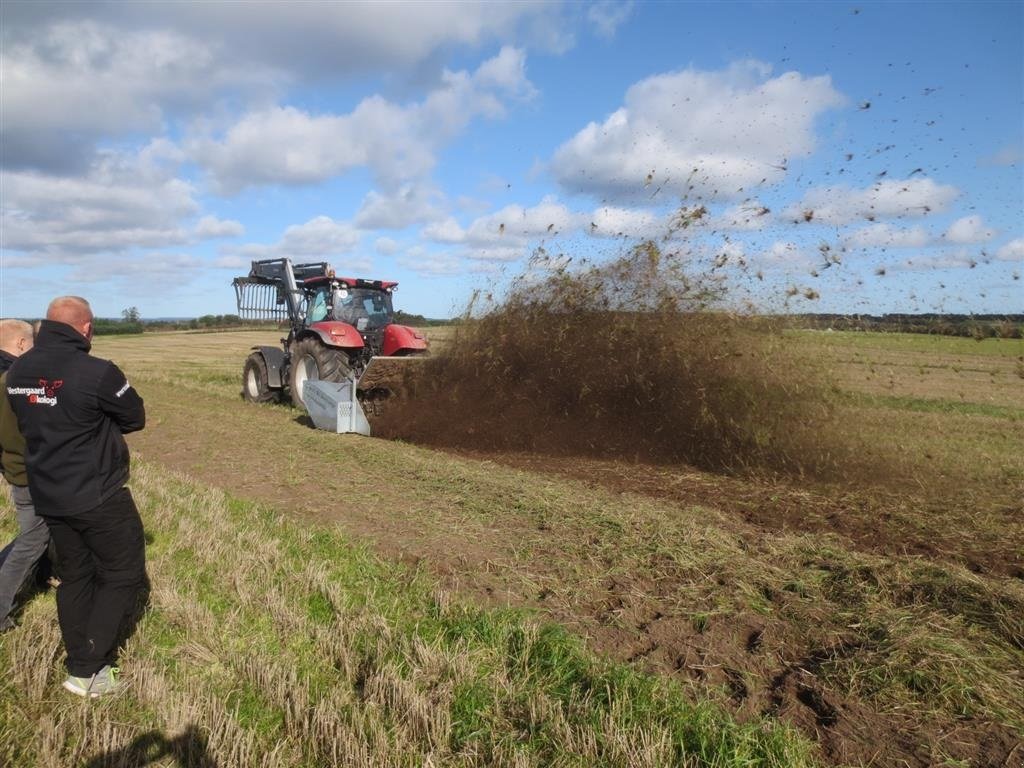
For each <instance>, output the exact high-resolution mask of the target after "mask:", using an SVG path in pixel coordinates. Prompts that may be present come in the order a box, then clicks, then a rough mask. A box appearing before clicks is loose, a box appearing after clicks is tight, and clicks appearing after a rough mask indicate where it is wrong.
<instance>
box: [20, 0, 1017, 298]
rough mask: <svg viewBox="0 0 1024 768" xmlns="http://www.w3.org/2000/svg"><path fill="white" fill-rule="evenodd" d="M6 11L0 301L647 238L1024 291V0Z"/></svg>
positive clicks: (199, 290) (517, 259)
mask: <svg viewBox="0 0 1024 768" xmlns="http://www.w3.org/2000/svg"><path fill="white" fill-rule="evenodd" d="M0 16H2V18H0V21H2V25H0V44H2V48H0V283H2V284H0V315H4V316H9V315H11V316H23V317H36V316H39V315H40V314H41V313H42V312H43V311H44V309H45V305H46V303H47V301H48V300H49V299H50V298H51V297H53V296H55V295H60V294H67V293H71V294H79V295H83V296H85V297H87V298H89V299H90V301H91V302H92V303H93V306H94V309H95V310H96V312H97V314H99V315H101V316H117V315H118V314H119V313H120V311H121V310H122V309H124V308H126V307H129V306H135V307H138V309H139V310H140V311H141V313H142V315H143V316H144V317H160V316H195V315H200V314H210V313H213V314H221V313H227V312H232V311H234V303H233V302H234V298H233V292H232V290H231V287H230V281H231V278H232V277H234V276H235V275H237V274H243V273H244V272H246V271H247V269H248V264H249V262H250V261H251V260H252V259H254V258H270V257H274V256H290V257H291V258H293V259H295V260H297V261H323V260H325V261H329V262H330V263H331V264H332V265H334V266H335V267H336V269H337V270H338V271H339V273H346V274H353V275H356V276H366V277H376V278H384V279H392V280H398V281H399V282H400V288H399V292H398V294H397V296H396V305H397V306H398V307H400V308H403V309H405V310H407V311H410V312H414V313H419V314H424V315H427V316H430V317H444V316H451V315H453V314H455V313H457V312H458V311H459V310H460V309H461V308H462V307H463V306H464V304H465V302H466V300H467V298H468V296H469V295H470V293H471V291H472V290H473V289H475V288H493V287H498V288H499V289H500V287H501V286H502V285H504V284H506V282H507V281H508V280H509V279H510V278H512V277H515V276H517V275H520V274H522V273H523V272H524V270H527V269H531V267H528V266H527V265H528V260H529V257H530V255H531V254H532V253H534V252H535V250H536V249H537V248H539V247H542V248H544V249H545V251H546V252H548V253H550V254H555V255H564V256H571V257H573V258H574V259H579V258H580V257H587V258H590V259H597V260H600V259H607V258H612V257H614V256H616V255H618V254H621V253H622V252H623V251H624V250H625V249H627V248H629V247H630V246H631V245H632V244H634V243H636V242H638V241H639V240H640V239H643V238H654V239H656V240H657V242H658V243H659V244H660V246H661V247H662V248H663V249H665V250H667V251H670V252H672V253H676V254H679V255H680V256H681V257H682V258H684V259H686V260H688V261H690V262H691V263H692V268H693V269H694V270H695V271H698V272H701V271H707V270H712V269H713V270H714V271H715V272H716V273H718V274H720V275H722V276H723V277H724V278H725V279H726V280H727V283H728V285H729V286H730V292H729V301H730V302H731V303H732V304H734V305H735V306H737V307H741V306H747V305H748V304H752V305H753V306H754V307H756V308H758V309H762V310H770V311H778V310H780V309H789V310H791V311H811V312H848V313H868V312H870V313H880V312H935V311H946V312H978V313H985V312H997V313H998V312H1005V313H1010V312H1012V313H1020V312H1024V283H1022V281H1021V273H1022V272H1024V5H1022V4H1021V3H1019V2H1003V3H983V2H972V3H955V2H948V3H934V2H917V3H899V2H889V3H857V2H851V3H847V2H827V3H826V2H817V3H796V2H762V3H731V2H718V3H652V2H595V3H558V2H517V3H500V2H491V3H487V4H474V3H468V2H463V3H454V2H453V3H443V2H437V3H398V2H396V3H388V4H384V3H377V4H344V3H317V2H304V3H275V2H260V3H246V2H231V3H219V2H205V3H101V2H75V3H70V2H63V3H48V2H38V1H35V2H17V0H5V1H4V3H3V4H2V5H0ZM701 207H703V209H704V210H705V211H706V213H704V215H703V216H702V217H701V218H700V220H699V223H698V224H696V225H695V226H693V227H689V228H687V229H686V231H685V232H680V231H678V230H674V229H673V227H672V226H671V222H672V220H673V219H674V217H676V216H677V215H678V214H679V212H680V211H688V212H692V211H694V210H697V209H699V208H701ZM533 269H536V267H533Z"/></svg>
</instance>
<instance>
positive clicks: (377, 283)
mask: <svg viewBox="0 0 1024 768" xmlns="http://www.w3.org/2000/svg"><path fill="white" fill-rule="evenodd" d="M331 280H337V281H338V282H339V283H344V284H345V285H347V286H348V287H349V288H373V289H376V290H378V291H390V290H391V289H393V288H395V287H397V286H398V283H397V282H395V281H394V280H366V279H364V278H362V277H333V276H330V275H317V276H316V277H307V278H306V279H305V280H303V281H302V284H303V285H306V286H314V285H318V284H319V283H326V282H330V281H331Z"/></svg>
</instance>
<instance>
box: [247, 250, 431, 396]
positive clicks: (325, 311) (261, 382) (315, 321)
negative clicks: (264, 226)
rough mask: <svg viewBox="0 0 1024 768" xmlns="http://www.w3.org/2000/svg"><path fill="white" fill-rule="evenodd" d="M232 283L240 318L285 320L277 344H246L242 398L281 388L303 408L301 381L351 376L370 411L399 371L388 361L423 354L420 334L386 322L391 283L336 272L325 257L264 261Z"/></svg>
mask: <svg viewBox="0 0 1024 768" xmlns="http://www.w3.org/2000/svg"><path fill="white" fill-rule="evenodd" d="M233 285H234V287H235V297H236V299H237V302H238V314H239V317H241V318H243V319H247V320H277V321H279V322H281V323H282V324H284V323H287V325H288V336H287V337H286V338H283V339H281V346H280V347H271V346H259V347H253V352H252V354H250V355H249V357H248V358H247V359H246V361H245V368H244V370H243V373H242V396H243V397H244V398H245V399H246V400H248V401H250V402H255V403H259V402H267V401H270V400H276V399H280V398H281V397H282V396H283V395H284V394H285V393H286V392H287V394H288V395H289V396H290V397H291V400H292V402H293V403H295V404H296V405H301V406H306V405H307V403H306V401H305V400H304V398H303V387H304V385H305V383H306V382H307V381H311V380H319V381H326V382H345V381H353V382H355V386H356V391H357V395H358V397H359V399H360V401H366V402H367V404H368V405H369V404H370V403H373V405H374V408H370V410H371V412H375V408H376V407H377V405H378V404H379V403H380V402H382V401H383V400H386V399H387V397H388V396H389V395H390V394H391V392H392V387H393V386H394V383H395V382H396V381H397V380H398V379H399V378H400V376H401V373H402V372H401V370H400V368H399V367H398V366H396V364H395V362H394V361H396V360H402V361H406V362H407V361H408V360H410V359H415V358H416V357H420V356H423V355H425V354H427V346H428V345H427V340H426V339H425V338H424V337H423V334H421V333H420V332H419V331H417V330H415V329H414V328H409V327H407V326H404V325H398V324H396V323H395V322H393V321H394V309H393V306H392V293H393V292H394V290H395V288H396V287H397V286H398V283H394V282H388V281H383V280H365V279H362V278H348V277H337V276H336V275H335V272H334V270H333V269H331V268H330V266H329V265H328V264H327V263H326V262H316V263H312V264H296V265H292V262H291V260H290V259H264V260H261V261H254V262H252V269H251V270H250V271H249V274H248V275H247V276H245V277H236V278H235V279H234V281H233ZM364 379H365V380H366V383H365V385H364V384H363V381H364Z"/></svg>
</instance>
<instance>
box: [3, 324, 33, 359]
mask: <svg viewBox="0 0 1024 768" xmlns="http://www.w3.org/2000/svg"><path fill="white" fill-rule="evenodd" d="M32 337H33V333H32V326H31V325H29V324H28V323H26V322H25V321H24V320H14V319H9V320H0V349H2V350H3V351H4V352H6V353H7V354H8V355H11V356H12V357H18V356H19V355H22V354H24V353H25V352H28V351H29V350H30V349H32Z"/></svg>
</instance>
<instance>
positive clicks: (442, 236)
mask: <svg viewBox="0 0 1024 768" xmlns="http://www.w3.org/2000/svg"><path fill="white" fill-rule="evenodd" d="M421 234H422V235H423V237H425V238H427V239H428V240H432V241H434V242H435V243H461V242H463V241H465V239H466V230H464V229H463V228H462V227H461V226H460V225H459V222H457V221H456V220H455V217H454V216H449V217H447V218H446V219H444V220H443V221H437V222H434V223H432V224H428V225H427V226H425V227H424V228H423V230H422V231H421Z"/></svg>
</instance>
